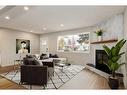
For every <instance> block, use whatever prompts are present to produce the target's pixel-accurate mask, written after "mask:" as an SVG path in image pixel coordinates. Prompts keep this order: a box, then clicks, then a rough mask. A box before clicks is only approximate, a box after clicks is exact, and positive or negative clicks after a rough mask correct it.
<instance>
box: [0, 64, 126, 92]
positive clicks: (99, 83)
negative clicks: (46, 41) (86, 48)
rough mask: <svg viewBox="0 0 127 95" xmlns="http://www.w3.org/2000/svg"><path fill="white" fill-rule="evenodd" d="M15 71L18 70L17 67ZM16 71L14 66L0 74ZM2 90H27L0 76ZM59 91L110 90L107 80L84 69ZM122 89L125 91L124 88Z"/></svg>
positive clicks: (0, 69) (1, 69)
mask: <svg viewBox="0 0 127 95" xmlns="http://www.w3.org/2000/svg"><path fill="white" fill-rule="evenodd" d="M15 69H18V68H17V67H16V68H15ZM12 70H14V67H13V66H8V67H6V68H5V67H1V68H0V73H3V72H7V71H12ZM0 89H25V88H24V87H22V86H21V85H19V84H16V83H14V82H13V81H10V80H8V79H6V78H4V77H1V76H0ZM59 89H65V90H69V89H72V90H73V89H77V90H78V89H84V90H85V89H86V90H87V89H98V90H100V89H110V87H109V85H108V81H107V79H106V78H104V77H102V76H100V75H98V74H96V73H94V72H92V71H90V70H88V69H84V70H82V71H81V72H80V73H79V74H77V75H76V76H75V77H73V78H72V79H71V80H69V81H68V82H67V83H65V84H64V85H63V86H61V87H60V88H59ZM120 89H124V88H123V87H122V88H121V87H120Z"/></svg>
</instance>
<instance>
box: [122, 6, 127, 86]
mask: <svg viewBox="0 0 127 95" xmlns="http://www.w3.org/2000/svg"><path fill="white" fill-rule="evenodd" d="M124 38H125V39H126V40H127V7H126V8H125V12H124ZM124 49H125V51H126V53H125V59H124V61H125V62H126V64H125V65H124V66H123V67H122V68H123V74H124V76H125V77H124V84H125V87H126V88H127V42H126V44H125V48H124Z"/></svg>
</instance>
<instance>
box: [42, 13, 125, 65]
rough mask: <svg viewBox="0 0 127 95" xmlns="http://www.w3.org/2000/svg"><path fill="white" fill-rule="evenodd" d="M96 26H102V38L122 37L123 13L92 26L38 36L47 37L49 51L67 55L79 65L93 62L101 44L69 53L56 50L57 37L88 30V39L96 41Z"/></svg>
mask: <svg viewBox="0 0 127 95" xmlns="http://www.w3.org/2000/svg"><path fill="white" fill-rule="evenodd" d="M97 26H99V27H102V28H103V29H104V36H103V39H104V40H105V39H112V38H118V39H121V38H122V37H123V14H118V15H116V16H113V17H111V18H109V19H108V20H106V21H103V22H101V23H99V24H97V25H95V26H93V27H87V28H82V29H75V30H70V31H69V30H68V31H63V32H56V33H49V34H43V35H41V36H40V37H41V38H43V37H48V44H49V51H50V52H51V53H57V54H58V55H59V56H60V57H67V58H68V60H69V61H71V63H72V64H81V65H85V64H87V63H93V64H94V58H95V56H94V55H95V49H103V48H102V44H101V45H100V44H97V45H95V44H94V45H93V44H91V46H90V53H70V52H68V53H63V52H57V37H58V36H61V35H67V34H74V33H83V32H90V40H91V41H96V40H97V39H96V35H95V33H94V31H95V30H96V28H97ZM108 45H110V46H111V45H113V44H108Z"/></svg>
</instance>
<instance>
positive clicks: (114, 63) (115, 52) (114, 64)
mask: <svg viewBox="0 0 127 95" xmlns="http://www.w3.org/2000/svg"><path fill="white" fill-rule="evenodd" d="M125 42H126V40H124V39H122V40H120V41H119V42H118V43H117V44H116V45H115V46H113V47H112V48H109V47H108V46H106V45H103V48H104V50H105V52H106V54H107V55H108V58H109V60H108V63H106V62H103V63H104V64H105V65H107V66H108V68H109V69H110V71H112V76H113V77H115V75H114V73H115V71H116V70H118V69H119V67H120V66H121V65H123V64H124V63H121V64H119V63H118V60H119V59H120V58H121V56H122V55H123V54H124V53H125V52H120V50H121V48H122V47H123V45H124V44H125Z"/></svg>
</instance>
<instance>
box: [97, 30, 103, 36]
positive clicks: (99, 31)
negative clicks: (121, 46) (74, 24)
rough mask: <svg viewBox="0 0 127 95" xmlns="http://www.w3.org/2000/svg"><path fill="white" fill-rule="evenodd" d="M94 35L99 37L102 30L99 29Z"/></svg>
mask: <svg viewBox="0 0 127 95" xmlns="http://www.w3.org/2000/svg"><path fill="white" fill-rule="evenodd" d="M95 33H96V35H97V36H101V35H102V34H103V30H102V29H99V30H97V31H95Z"/></svg>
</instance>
